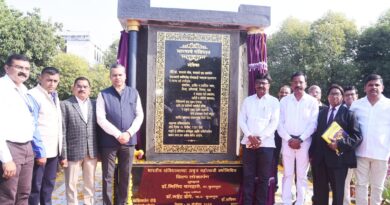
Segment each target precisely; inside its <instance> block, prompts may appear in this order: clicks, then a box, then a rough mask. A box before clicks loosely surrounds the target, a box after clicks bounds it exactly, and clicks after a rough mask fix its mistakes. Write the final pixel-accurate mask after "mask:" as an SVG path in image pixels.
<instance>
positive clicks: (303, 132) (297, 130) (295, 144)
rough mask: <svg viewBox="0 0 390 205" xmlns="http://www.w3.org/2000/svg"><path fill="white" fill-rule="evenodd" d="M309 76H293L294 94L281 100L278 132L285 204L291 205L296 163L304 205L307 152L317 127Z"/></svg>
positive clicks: (298, 202) (299, 196) (299, 201)
mask: <svg viewBox="0 0 390 205" xmlns="http://www.w3.org/2000/svg"><path fill="white" fill-rule="evenodd" d="M306 86H307V84H306V75H305V74H304V73H303V72H296V73H294V74H293V75H292V76H291V88H292V90H293V93H292V94H290V95H287V96H286V97H284V98H282V100H281V101H280V120H279V126H278V133H279V135H280V137H281V138H282V160H283V166H284V170H283V184H282V200H283V204H286V205H290V204H292V194H291V188H292V183H293V180H294V168H295V161H296V175H297V184H296V187H297V200H296V203H295V204H296V205H303V204H304V202H305V194H306V189H307V171H308V168H309V154H308V150H309V147H310V143H311V135H312V134H313V132H314V131H315V128H316V126H317V116H318V102H317V100H316V99H315V98H314V97H312V96H310V95H308V94H307V93H306V92H305V88H306Z"/></svg>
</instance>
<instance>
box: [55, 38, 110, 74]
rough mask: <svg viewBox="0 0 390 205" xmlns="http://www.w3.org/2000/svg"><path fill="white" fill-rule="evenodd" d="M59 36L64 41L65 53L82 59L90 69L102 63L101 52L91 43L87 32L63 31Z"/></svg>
mask: <svg viewBox="0 0 390 205" xmlns="http://www.w3.org/2000/svg"><path fill="white" fill-rule="evenodd" d="M60 36H62V37H63V38H64V39H65V53H71V54H74V55H77V56H79V57H82V58H84V59H85V60H87V61H88V63H89V66H90V67H93V66H94V65H96V64H100V63H103V51H102V49H101V48H100V47H99V46H97V45H96V44H95V43H93V42H92V41H91V36H90V34H89V32H88V31H64V32H61V33H60Z"/></svg>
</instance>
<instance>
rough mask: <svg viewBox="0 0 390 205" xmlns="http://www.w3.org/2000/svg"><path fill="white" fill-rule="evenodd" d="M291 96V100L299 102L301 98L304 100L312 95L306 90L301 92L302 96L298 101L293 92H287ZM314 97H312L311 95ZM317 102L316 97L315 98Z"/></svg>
mask: <svg viewBox="0 0 390 205" xmlns="http://www.w3.org/2000/svg"><path fill="white" fill-rule="evenodd" d="M289 95H290V96H291V100H293V101H296V102H299V101H301V100H306V99H307V98H309V97H312V96H311V95H309V94H307V93H306V92H303V95H302V98H301V99H300V100H299V101H298V100H297V98H296V97H295V95H294V93H291V94H289ZM312 98H314V97H312ZM316 102H317V99H316Z"/></svg>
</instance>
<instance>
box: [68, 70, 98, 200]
mask: <svg viewBox="0 0 390 205" xmlns="http://www.w3.org/2000/svg"><path fill="white" fill-rule="evenodd" d="M72 91H73V95H74V96H72V97H70V98H68V99H67V100H64V101H62V102H61V110H62V117H63V132H64V136H65V143H66V149H65V151H64V156H65V157H66V158H67V160H68V167H67V168H66V169H65V187H66V199H67V201H68V205H70V204H79V203H78V201H77V196H78V193H77V183H78V178H79V172H80V171H81V170H82V171H83V181H84V189H83V190H84V204H88V205H92V204H94V194H95V170H96V164H97V154H98V147H97V137H96V128H97V122H96V102H95V101H92V100H90V99H89V94H90V91H91V85H90V83H89V80H88V79H87V78H85V77H78V78H77V79H76V80H75V81H74V84H73V88H72Z"/></svg>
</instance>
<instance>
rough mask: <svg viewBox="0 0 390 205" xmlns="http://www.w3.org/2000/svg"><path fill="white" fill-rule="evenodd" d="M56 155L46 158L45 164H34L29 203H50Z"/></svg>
mask: <svg viewBox="0 0 390 205" xmlns="http://www.w3.org/2000/svg"><path fill="white" fill-rule="evenodd" d="M57 168H58V157H51V158H47V161H46V164H44V165H38V164H36V163H35V164H34V171H33V178H32V183H31V195H30V198H29V199H28V203H29V204H30V205H38V204H40V205H51V204H52V201H51V196H52V193H53V190H54V186H55V183H56V176H57Z"/></svg>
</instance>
